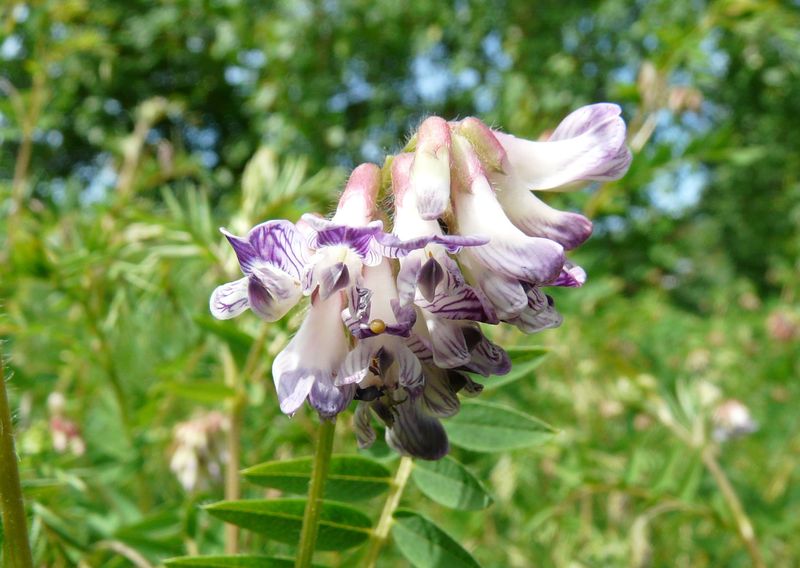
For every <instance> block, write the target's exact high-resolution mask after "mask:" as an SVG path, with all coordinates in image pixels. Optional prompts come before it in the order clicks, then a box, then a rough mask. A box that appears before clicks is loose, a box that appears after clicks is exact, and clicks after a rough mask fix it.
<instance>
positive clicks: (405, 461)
mask: <svg viewBox="0 0 800 568" xmlns="http://www.w3.org/2000/svg"><path fill="white" fill-rule="evenodd" d="M413 467H414V461H413V460H412V459H411V458H410V457H408V456H403V457H402V458H400V465H398V466H397V472H396V473H395V474H394V479H393V480H392V486H391V488H390V489H389V495H388V496H387V497H386V503H384V505H383V511H381V516H380V518H379V519H378V524H377V525H376V526H375V530H373V531H372V538H371V539H370V544H369V550H368V551H367V556H366V559H365V561H364V566H367V568H373V567H374V566H375V563H376V562H377V561H378V555H379V554H380V552H381V548H383V545H384V544H386V540H387V539H388V538H389V529H390V528H392V520H393V519H394V512H395V511H396V510H397V506H398V505H399V504H400V498H401V497H402V496H403V490H405V488H406V483H408V478H409V476H410V475H411V470H412V469H413Z"/></svg>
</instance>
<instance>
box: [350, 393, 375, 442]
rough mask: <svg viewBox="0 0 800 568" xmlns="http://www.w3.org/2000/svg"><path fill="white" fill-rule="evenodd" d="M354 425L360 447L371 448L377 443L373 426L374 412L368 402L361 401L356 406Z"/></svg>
mask: <svg viewBox="0 0 800 568" xmlns="http://www.w3.org/2000/svg"><path fill="white" fill-rule="evenodd" d="M353 427H354V428H355V431H356V440H357V441H358V447H359V448H361V449H364V448H369V447H370V446H372V444H374V443H375V429H374V428H373V427H372V414H371V413H370V410H369V405H368V404H367V403H364V402H359V403H358V406H356V411H355V416H354V418H353Z"/></svg>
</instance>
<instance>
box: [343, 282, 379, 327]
mask: <svg viewBox="0 0 800 568" xmlns="http://www.w3.org/2000/svg"><path fill="white" fill-rule="evenodd" d="M347 296H348V301H347V306H345V308H344V309H343V310H342V321H343V322H344V324H345V325H346V326H347V328H348V329H349V330H350V333H352V334H353V336H355V337H356V338H358V339H361V338H362V333H363V329H364V328H367V329H368V328H369V316H370V311H371V300H372V290H369V289H368V288H362V287H361V286H351V287H350V288H349V289H348V291H347ZM368 337H371V336H368Z"/></svg>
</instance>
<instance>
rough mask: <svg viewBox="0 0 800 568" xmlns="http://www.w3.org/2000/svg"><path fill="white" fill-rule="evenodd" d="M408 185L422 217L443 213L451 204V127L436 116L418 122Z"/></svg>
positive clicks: (429, 217)
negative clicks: (415, 147) (415, 146)
mask: <svg viewBox="0 0 800 568" xmlns="http://www.w3.org/2000/svg"><path fill="white" fill-rule="evenodd" d="M393 173H394V172H393ZM409 185H410V186H411V189H412V190H413V192H414V195H415V197H416V201H417V210H418V211H419V214H420V216H421V217H422V218H423V219H436V218H438V217H441V216H442V215H444V212H445V211H446V210H447V207H448V205H449V204H450V128H449V127H448V125H447V122H446V121H445V120H444V119H442V118H439V117H438V116H431V117H429V118H427V119H425V120H424V121H423V122H422V124H420V127H419V131H418V137H417V149H416V151H415V152H414V162H413V164H412V165H411V172H410V180H409Z"/></svg>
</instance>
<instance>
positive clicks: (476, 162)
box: [452, 133, 488, 191]
mask: <svg viewBox="0 0 800 568" xmlns="http://www.w3.org/2000/svg"><path fill="white" fill-rule="evenodd" d="M452 148H453V176H454V177H453V181H454V182H455V187H457V188H460V189H462V190H465V191H472V186H473V184H474V183H475V181H476V180H478V179H485V178H486V171H485V170H484V169H483V164H482V163H481V160H480V158H479V157H478V154H477V153H476V152H475V149H474V148H473V146H472V145H471V144H470V143H469V141H468V140H467V139H466V138H464V137H463V136H460V135H458V134H455V133H454V134H453V146H452ZM487 185H488V182H487Z"/></svg>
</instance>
